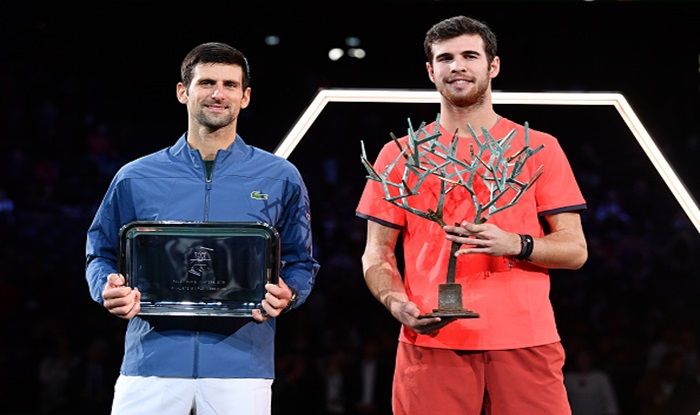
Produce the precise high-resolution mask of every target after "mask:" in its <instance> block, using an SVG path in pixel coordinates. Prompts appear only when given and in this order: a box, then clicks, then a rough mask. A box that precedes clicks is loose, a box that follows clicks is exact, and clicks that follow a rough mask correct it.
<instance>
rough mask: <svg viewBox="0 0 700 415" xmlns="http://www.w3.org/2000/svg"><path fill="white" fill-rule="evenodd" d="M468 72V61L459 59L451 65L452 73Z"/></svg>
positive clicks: (454, 60)
mask: <svg viewBox="0 0 700 415" xmlns="http://www.w3.org/2000/svg"><path fill="white" fill-rule="evenodd" d="M466 70H467V61H466V60H465V59H462V58H461V57H457V58H455V59H453V60H452V63H451V64H450V71H452V72H465V71H466Z"/></svg>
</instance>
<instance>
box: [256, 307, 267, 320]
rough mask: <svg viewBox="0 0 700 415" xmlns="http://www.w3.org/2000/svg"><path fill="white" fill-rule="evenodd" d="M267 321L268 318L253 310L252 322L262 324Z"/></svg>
mask: <svg viewBox="0 0 700 415" xmlns="http://www.w3.org/2000/svg"><path fill="white" fill-rule="evenodd" d="M267 319H268V317H267V316H265V315H263V313H262V311H260V310H258V309H257V308H256V309H254V310H253V320H255V321H257V322H258V323H262V322H263V321H265V320H267Z"/></svg>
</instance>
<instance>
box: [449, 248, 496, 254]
mask: <svg viewBox="0 0 700 415" xmlns="http://www.w3.org/2000/svg"><path fill="white" fill-rule="evenodd" d="M488 253H489V248H462V249H460V250H458V251H457V252H455V256H459V255H464V254H488Z"/></svg>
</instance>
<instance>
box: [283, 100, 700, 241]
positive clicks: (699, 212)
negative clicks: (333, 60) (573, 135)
mask: <svg viewBox="0 0 700 415" xmlns="http://www.w3.org/2000/svg"><path fill="white" fill-rule="evenodd" d="M330 102H367V103H393V104H401V103H407V104H408V103H438V102H440V95H439V94H438V92H437V91H434V90H405V89H321V90H319V92H318V93H317V94H316V96H315V97H314V99H313V100H312V101H311V104H309V106H308V107H307V108H306V110H305V111H304V112H303V113H302V115H301V116H300V117H299V119H298V120H297V122H296V123H295V124H294V126H293V127H292V128H291V130H289V133H287V135H286V136H285V137H284V139H283V140H282V141H281V142H280V144H279V145H278V146H277V149H276V150H275V154H277V155H279V156H281V157H284V158H287V157H289V155H290V154H291V153H292V151H293V150H294V148H295V147H296V146H297V144H299V142H300V141H301V139H302V138H303V137H304V134H306V132H307V131H308V129H309V128H310V127H311V125H312V124H313V123H314V122H315V121H316V118H318V116H319V115H320V114H321V112H322V111H323V109H324V108H325V106H326V104H328V103H330ZM493 103H494V104H525V105H612V106H614V107H615V109H617V112H618V113H619V114H620V116H621V117H622V119H623V120H624V121H625V124H627V128H629V129H630V131H631V132H632V134H633V135H634V137H635V138H636V139H637V143H639V145H640V146H641V147H642V150H644V153H646V155H647V157H649V160H651V163H652V164H653V165H654V168H656V171H657V172H658V173H659V175H661V178H662V179H663V180H664V182H665V183H666V185H667V186H668V188H669V189H670V190H671V193H673V195H674V196H675V198H676V200H678V203H679V204H680V205H681V207H682V208H683V210H684V211H685V213H686V215H688V218H690V221H691V222H692V223H693V225H695V228H696V229H697V231H698V232H699V233H700V209H698V205H697V204H696V203H695V201H694V200H693V198H692V196H691V195H690V193H689V192H688V190H687V189H686V188H685V186H684V185H683V183H682V182H681V180H680V179H679V178H678V176H677V175H676V172H675V171H674V170H673V168H672V167H671V165H670V164H669V163H668V161H666V159H665V158H664V156H663V154H661V151H659V148H658V147H657V146H656V143H655V142H654V140H653V139H652V138H651V136H650V135H649V133H648V132H647V130H646V128H644V125H643V124H642V122H641V121H640V120H639V118H638V117H637V114H635V112H634V110H632V107H631V106H630V105H629V103H628V102H627V100H626V99H625V97H624V96H623V95H622V94H618V93H598V92H493Z"/></svg>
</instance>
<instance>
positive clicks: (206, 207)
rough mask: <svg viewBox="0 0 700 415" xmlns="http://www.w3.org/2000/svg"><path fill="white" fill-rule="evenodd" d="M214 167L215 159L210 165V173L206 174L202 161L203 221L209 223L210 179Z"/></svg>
mask: <svg viewBox="0 0 700 415" xmlns="http://www.w3.org/2000/svg"><path fill="white" fill-rule="evenodd" d="M215 165H216V159H214V163H212V165H211V171H209V173H207V167H206V165H205V162H204V160H202V166H203V167H204V221H205V222H207V221H209V196H210V194H211V179H212V176H214V166H215Z"/></svg>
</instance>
